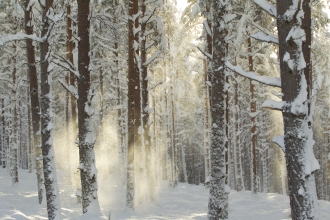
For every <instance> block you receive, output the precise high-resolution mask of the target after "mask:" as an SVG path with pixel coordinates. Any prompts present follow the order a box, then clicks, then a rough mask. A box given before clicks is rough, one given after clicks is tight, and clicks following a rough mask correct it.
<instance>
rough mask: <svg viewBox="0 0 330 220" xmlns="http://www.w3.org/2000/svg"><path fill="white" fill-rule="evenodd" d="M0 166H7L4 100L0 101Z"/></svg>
mask: <svg viewBox="0 0 330 220" xmlns="http://www.w3.org/2000/svg"><path fill="white" fill-rule="evenodd" d="M1 109H2V110H1V133H2V135H1V146H2V147H1V155H2V157H1V166H2V168H6V166H7V145H6V130H5V127H6V126H5V125H6V124H5V99H4V98H2V99H1Z"/></svg>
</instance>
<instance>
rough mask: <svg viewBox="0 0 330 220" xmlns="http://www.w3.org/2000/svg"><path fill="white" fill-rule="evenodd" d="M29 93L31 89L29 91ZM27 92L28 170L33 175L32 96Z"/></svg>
mask: <svg viewBox="0 0 330 220" xmlns="http://www.w3.org/2000/svg"><path fill="white" fill-rule="evenodd" d="M27 90H28V91H29V89H27ZM28 91H27V100H28V102H27V103H28V104H27V117H28V122H27V125H28V134H27V138H28V139H27V144H28V168H29V173H32V170H33V163H32V160H33V147H32V146H33V145H32V140H33V138H32V137H31V108H30V106H31V104H30V95H29V92H28Z"/></svg>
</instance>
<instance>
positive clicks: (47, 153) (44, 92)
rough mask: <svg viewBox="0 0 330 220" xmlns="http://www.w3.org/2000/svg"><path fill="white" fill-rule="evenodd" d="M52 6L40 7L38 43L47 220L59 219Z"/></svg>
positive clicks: (48, 4) (48, 3) (51, 0)
mask: <svg viewBox="0 0 330 220" xmlns="http://www.w3.org/2000/svg"><path fill="white" fill-rule="evenodd" d="M52 5H53V0H48V1H47V2H46V3H45V5H42V30H41V37H42V38H43V39H44V41H43V42H42V43H40V67H41V70H40V73H41V74H40V76H41V78H40V85H41V86H40V89H41V93H40V114H41V115H40V119H41V149H42V157H43V168H44V178H45V180H44V183H45V189H46V199H47V212H48V218H49V219H60V218H61V207H60V198H59V193H58V186H57V179H56V167H55V160H54V156H55V155H54V147H53V140H52V134H51V131H52V129H53V123H52V117H53V116H52V112H51V111H52V110H51V102H52V101H51V98H52V95H51V82H52V79H51V76H50V70H49V62H50V61H49V59H50V56H49V53H50V50H49V36H47V34H48V33H49V31H50V30H49V29H51V28H52V21H50V19H49V18H48V16H47V15H48V13H49V11H50V10H51V8H52Z"/></svg>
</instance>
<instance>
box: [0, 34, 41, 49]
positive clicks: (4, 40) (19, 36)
mask: <svg viewBox="0 0 330 220" xmlns="http://www.w3.org/2000/svg"><path fill="white" fill-rule="evenodd" d="M26 39H31V40H35V41H38V42H40V43H42V42H44V40H43V39H42V38H40V37H37V35H35V34H33V35H27V34H24V33H22V32H19V33H17V34H9V35H6V36H3V37H1V38H0V45H1V46H3V45H4V44H5V43H7V42H10V41H14V40H26Z"/></svg>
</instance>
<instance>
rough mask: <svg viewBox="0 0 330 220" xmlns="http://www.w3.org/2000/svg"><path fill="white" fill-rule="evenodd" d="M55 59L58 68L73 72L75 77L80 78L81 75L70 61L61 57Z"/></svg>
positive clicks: (53, 60) (57, 56)
mask: <svg viewBox="0 0 330 220" xmlns="http://www.w3.org/2000/svg"><path fill="white" fill-rule="evenodd" d="M53 56H54V58H55V59H52V62H53V63H55V64H57V65H58V66H61V67H63V68H64V69H66V70H68V71H70V72H72V73H73V74H74V75H75V76H77V77H80V74H79V72H78V71H76V70H75V68H74V66H73V64H72V63H71V62H69V61H68V60H66V59H64V58H63V57H61V56H59V55H55V54H54V55H53Z"/></svg>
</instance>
